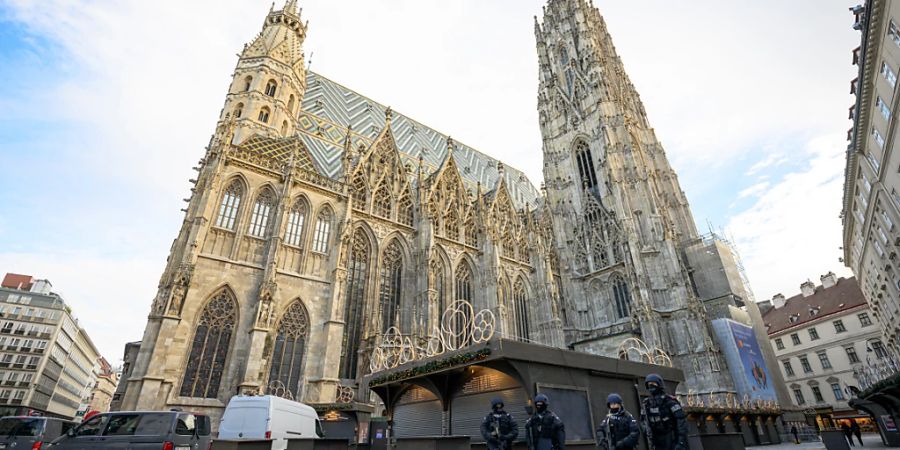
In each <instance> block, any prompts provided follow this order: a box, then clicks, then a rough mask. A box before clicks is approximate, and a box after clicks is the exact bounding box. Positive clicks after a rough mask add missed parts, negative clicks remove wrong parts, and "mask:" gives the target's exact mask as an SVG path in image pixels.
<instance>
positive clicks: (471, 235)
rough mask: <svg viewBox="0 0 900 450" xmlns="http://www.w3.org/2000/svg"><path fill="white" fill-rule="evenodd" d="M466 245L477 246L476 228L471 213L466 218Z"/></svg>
mask: <svg viewBox="0 0 900 450" xmlns="http://www.w3.org/2000/svg"><path fill="white" fill-rule="evenodd" d="M465 233H466V245H470V246H472V247H478V228H476V227H475V220H474V218H473V217H472V215H471V214H470V215H469V218H468V219H466V229H465Z"/></svg>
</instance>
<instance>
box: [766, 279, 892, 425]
mask: <svg viewBox="0 0 900 450" xmlns="http://www.w3.org/2000/svg"><path fill="white" fill-rule="evenodd" d="M820 279H821V282H822V284H821V285H819V286H816V285H815V284H814V283H813V282H811V281H806V282H804V283H803V284H801V285H800V293H799V294H797V295H795V296H793V297H791V298H787V299H786V298H785V297H784V296H783V295H781V294H778V295H776V296H775V297H774V298H772V300H767V301H765V302H763V303H762V304H761V306H762V309H763V311H764V314H763V321H764V322H765V325H766V327H767V329H768V333H769V340H770V342H771V345H772V349H773V350H774V351H775V356H776V358H777V360H778V366H779V369H780V370H781V374H782V376H783V377H784V380H785V383H786V385H787V387H788V389H789V391H790V392H791V400H792V402H793V404H794V405H795V406H798V407H802V408H813V409H815V410H816V412H817V413H818V416H819V418H820V420H821V423H820V425H822V426H830V425H831V424H830V423H829V422H828V421H829V420H831V419H837V418H851V417H855V418H857V420H862V421H866V420H868V419H867V416H866V417H864V416H863V415H861V414H859V412H857V411H856V409H855V408H853V407H851V406H849V405H848V404H847V402H848V400H850V398H851V396H852V395H853V393H854V392H859V390H860V389H859V383H858V381H857V379H856V377H855V372H854V371H855V369H857V368H858V367H860V366H862V365H863V364H866V363H867V362H868V363H871V362H872V361H873V360H876V359H880V358H883V357H886V356H887V351H886V349H885V345H884V342H883V340H882V333H881V328H880V327H879V326H878V324H877V323H875V322H874V319H873V317H872V311H871V310H870V309H869V305H868V304H866V300H865V298H864V297H863V294H862V292H861V291H860V289H859V284H858V283H857V281H856V278H837V277H836V276H835V274H834V273H830V272H829V273H828V274H826V275H823V276H822V277H821V278H820Z"/></svg>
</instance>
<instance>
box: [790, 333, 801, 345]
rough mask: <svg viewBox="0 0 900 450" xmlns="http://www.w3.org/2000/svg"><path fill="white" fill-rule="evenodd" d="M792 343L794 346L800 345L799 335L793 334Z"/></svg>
mask: <svg viewBox="0 0 900 450" xmlns="http://www.w3.org/2000/svg"><path fill="white" fill-rule="evenodd" d="M791 341H792V342H793V343H794V345H800V336H799V335H797V333H794V334H792V335H791Z"/></svg>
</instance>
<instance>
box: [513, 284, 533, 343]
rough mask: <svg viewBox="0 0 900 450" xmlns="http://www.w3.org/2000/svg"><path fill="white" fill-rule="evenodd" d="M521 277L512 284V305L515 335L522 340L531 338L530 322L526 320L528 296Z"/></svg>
mask: <svg viewBox="0 0 900 450" xmlns="http://www.w3.org/2000/svg"><path fill="white" fill-rule="evenodd" d="M527 292H528V291H527V289H526V288H525V282H524V281H522V278H519V279H518V280H516V284H515V286H513V307H514V308H515V319H516V337H517V338H518V339H520V340H523V341H528V340H530V339H531V324H530V323H529V321H528V296H527Z"/></svg>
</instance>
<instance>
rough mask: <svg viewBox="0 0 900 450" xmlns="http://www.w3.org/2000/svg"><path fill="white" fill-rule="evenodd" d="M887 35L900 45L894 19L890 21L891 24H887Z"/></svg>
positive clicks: (899, 31) (899, 33)
mask: <svg viewBox="0 0 900 450" xmlns="http://www.w3.org/2000/svg"><path fill="white" fill-rule="evenodd" d="M888 37H889V38H891V40H892V41H894V43H895V44H897V46H898V47H900V29H898V28H897V24H895V23H894V21H893V20H892V21H891V24H890V25H889V26H888Z"/></svg>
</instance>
